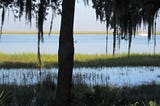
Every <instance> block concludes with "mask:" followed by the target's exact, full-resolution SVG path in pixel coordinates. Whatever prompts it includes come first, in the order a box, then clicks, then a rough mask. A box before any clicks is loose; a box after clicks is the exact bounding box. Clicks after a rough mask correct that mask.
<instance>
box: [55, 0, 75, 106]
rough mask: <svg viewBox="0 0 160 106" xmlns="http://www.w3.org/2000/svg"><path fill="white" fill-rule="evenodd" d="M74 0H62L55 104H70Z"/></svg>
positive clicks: (57, 105)
mask: <svg viewBox="0 0 160 106" xmlns="http://www.w3.org/2000/svg"><path fill="white" fill-rule="evenodd" d="M74 8H75V0H63V3H62V20H61V30H60V38H59V51H58V62H59V63H58V67H59V70H58V84H57V91H56V106H70V105H71V85H72V84H71V83H72V71H73V58H74V43H73V23H74Z"/></svg>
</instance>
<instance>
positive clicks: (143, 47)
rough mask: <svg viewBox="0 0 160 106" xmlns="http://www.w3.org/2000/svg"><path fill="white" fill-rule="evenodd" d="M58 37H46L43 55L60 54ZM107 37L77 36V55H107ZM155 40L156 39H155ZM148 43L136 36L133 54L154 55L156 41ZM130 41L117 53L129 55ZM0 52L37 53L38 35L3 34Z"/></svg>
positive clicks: (158, 39)
mask: <svg viewBox="0 0 160 106" xmlns="http://www.w3.org/2000/svg"><path fill="white" fill-rule="evenodd" d="M58 39H59V36H58V35H50V36H48V35H46V36H45V37H44V43H43V44H41V53H45V54H57V52H58ZM105 39H106V35H96V34H93V35H75V36H74V44H75V53H85V54H104V53H106V41H105ZM108 39H109V40H108V53H110V54H112V51H113V50H112V44H113V38H112V35H110V36H109V38H108ZM153 39H154V38H153ZM153 39H152V40H151V41H150V43H148V39H147V37H146V36H135V38H134V39H133V42H132V47H131V53H154V40H153ZM156 42H157V44H156V48H155V52H156V53H160V43H158V42H160V36H157V39H156ZM127 48H128V41H125V40H123V41H121V45H120V49H119V48H117V49H116V53H127V52H128V51H127ZM0 52H5V53H36V52H37V35H36V34H31V35H15V34H12V35H8V34H3V35H2V36H1V40H0Z"/></svg>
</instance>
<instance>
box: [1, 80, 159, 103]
mask: <svg viewBox="0 0 160 106" xmlns="http://www.w3.org/2000/svg"><path fill="white" fill-rule="evenodd" d="M51 85H52V86H54V87H52V86H51ZM55 86H56V85H54V83H50V86H48V84H47V85H46V83H42V84H36V85H27V86H24V85H23V86H17V85H0V87H1V88H6V87H7V88H8V89H9V90H10V91H12V94H13V98H12V101H11V102H10V103H8V104H7V105H8V106H54V103H55V100H54V99H55V90H56V88H55ZM159 94H160V85H156V84H154V83H152V84H150V85H141V86H137V87H125V86H124V87H121V88H117V87H114V86H94V87H89V86H87V85H84V84H81V83H78V84H75V85H73V87H72V105H71V106H159V105H158V104H159V103H160V99H159V98H160V95H159Z"/></svg>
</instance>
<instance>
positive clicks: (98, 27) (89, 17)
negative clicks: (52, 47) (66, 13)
mask: <svg viewBox="0 0 160 106" xmlns="http://www.w3.org/2000/svg"><path fill="white" fill-rule="evenodd" d="M5 17H6V19H5V23H4V26H3V31H4V32H6V31H11V32H12V31H19V32H23V31H25V32H28V31H37V29H36V27H35V21H34V20H33V24H32V27H30V25H27V24H26V22H25V20H24V17H23V18H22V19H21V21H20V22H19V21H14V18H13V17H12V15H9V18H8V16H7V14H6V16H5ZM48 18H49V19H50V18H51V15H48ZM60 21H61V17H60V16H58V15H57V16H56V17H55V18H54V22H53V29H52V31H59V30H60ZM49 26H50V20H49V21H46V22H45V24H44V31H49ZM74 31H105V23H100V21H99V20H96V15H95V10H94V9H93V8H92V7H91V6H85V5H84V4H82V3H76V6H75V20H74Z"/></svg>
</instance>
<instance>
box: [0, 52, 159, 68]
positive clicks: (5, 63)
mask: <svg viewBox="0 0 160 106" xmlns="http://www.w3.org/2000/svg"><path fill="white" fill-rule="evenodd" d="M41 59H42V68H54V67H55V68H57V67H58V56H57V55H47V54H41ZM137 66H160V54H130V56H128V54H118V55H115V56H113V55H105V54H99V55H97V54H94V55H89V54H75V56H74V67H75V68H80V67H91V68H98V67H137ZM0 68H8V69H10V68H39V63H38V59H37V54H29V53H28V54H27V53H25V54H5V53H0Z"/></svg>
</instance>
